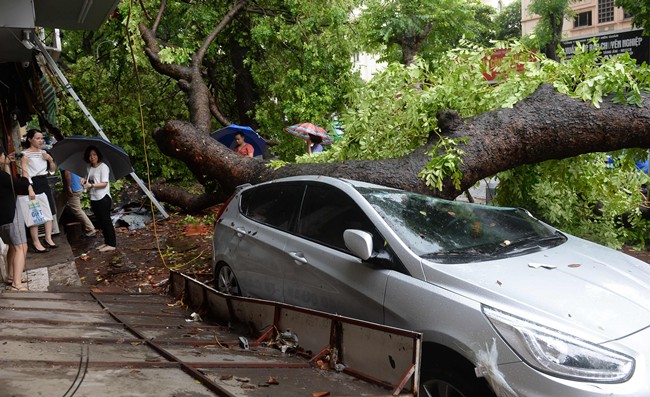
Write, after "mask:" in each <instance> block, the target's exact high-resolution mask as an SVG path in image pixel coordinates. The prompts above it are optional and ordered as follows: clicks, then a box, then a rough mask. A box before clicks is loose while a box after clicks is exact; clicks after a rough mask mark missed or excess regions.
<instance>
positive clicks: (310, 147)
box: [305, 134, 323, 155]
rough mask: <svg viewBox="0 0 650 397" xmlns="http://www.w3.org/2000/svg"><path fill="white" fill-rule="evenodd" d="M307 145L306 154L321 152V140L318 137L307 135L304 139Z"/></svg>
mask: <svg viewBox="0 0 650 397" xmlns="http://www.w3.org/2000/svg"><path fill="white" fill-rule="evenodd" d="M305 142H306V143H307V154H310V155H311V154H312V153H320V152H322V151H323V145H321V143H322V142H323V138H321V137H320V136H318V135H314V134H309V138H307V139H305Z"/></svg>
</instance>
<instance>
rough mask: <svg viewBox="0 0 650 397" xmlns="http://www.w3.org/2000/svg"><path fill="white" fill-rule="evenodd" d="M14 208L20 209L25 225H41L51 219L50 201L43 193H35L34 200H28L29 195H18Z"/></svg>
mask: <svg viewBox="0 0 650 397" xmlns="http://www.w3.org/2000/svg"><path fill="white" fill-rule="evenodd" d="M16 209H17V210H18V211H21V213H22V215H23V219H25V226H27V227H31V226H36V225H42V224H43V223H45V222H47V221H51V220H52V211H50V203H49V202H48V201H47V196H46V195H45V193H39V194H37V195H36V198H35V199H34V200H30V199H29V196H18V200H17V201H16Z"/></svg>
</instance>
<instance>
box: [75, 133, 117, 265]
mask: <svg viewBox="0 0 650 397" xmlns="http://www.w3.org/2000/svg"><path fill="white" fill-rule="evenodd" d="M103 159H104V157H103V156H102V153H101V152H100V151H99V149H97V147H95V146H92V145H91V146H88V147H87V148H86V151H85V152H84V161H85V162H86V163H88V164H89V165H90V166H89V167H88V172H87V173H86V178H83V179H81V185H82V186H83V188H84V189H86V190H88V192H90V208H92V210H93V213H94V214H95V219H96V220H97V223H98V226H99V228H100V229H101V231H102V234H103V235H104V244H102V245H100V246H99V247H98V249H99V251H101V252H108V251H113V250H115V247H116V246H117V240H116V237H115V228H114V227H113V221H112V220H111V206H112V205H113V199H112V198H111V185H110V182H109V176H110V172H111V171H110V169H109V168H108V165H106V163H104V162H103V161H102V160H103Z"/></svg>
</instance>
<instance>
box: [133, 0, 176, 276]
mask: <svg viewBox="0 0 650 397" xmlns="http://www.w3.org/2000/svg"><path fill="white" fill-rule="evenodd" d="M132 13H133V0H131V1H130V2H129V14H128V15H127V18H126V24H125V25H124V29H125V32H126V39H127V40H126V41H127V43H128V44H129V53H130V55H131V63H132V64H133V70H134V72H135V81H136V84H137V85H138V90H137V98H138V111H139V114H140V132H141V133H142V149H143V152H144V162H145V165H146V166H147V188H148V189H149V191H151V170H150V167H149V158H148V152H147V137H146V131H145V128H144V112H143V111H142V95H141V92H142V82H141V81H140V73H139V70H138V64H137V62H136V59H135V52H134V50H133V39H132V37H131V31H130V30H129V25H130V22H131V16H132ZM149 205H150V207H151V214H152V216H151V218H152V223H153V234H154V236H155V240H156V248H157V250H158V256H160V259H161V260H162V263H163V266H165V267H166V268H167V269H168V270H169V269H170V268H169V265H168V264H167V261H166V260H165V257H164V255H163V252H162V248H161V247H160V239H159V238H158V223H157V221H156V215H155V214H156V213H155V211H154V205H153V201H152V200H149Z"/></svg>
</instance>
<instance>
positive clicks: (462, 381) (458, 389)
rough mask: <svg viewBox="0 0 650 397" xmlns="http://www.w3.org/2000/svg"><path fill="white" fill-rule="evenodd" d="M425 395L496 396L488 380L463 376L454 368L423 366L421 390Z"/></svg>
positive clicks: (434, 396)
mask: <svg viewBox="0 0 650 397" xmlns="http://www.w3.org/2000/svg"><path fill="white" fill-rule="evenodd" d="M418 395H419V396H423V397H489V396H494V393H492V391H491V390H490V388H489V386H488V385H487V382H485V380H483V379H478V378H476V377H475V376H471V377H470V376H463V375H462V374H461V373H460V372H456V371H453V369H452V368H449V369H442V368H422V373H421V374H420V392H419V394H418Z"/></svg>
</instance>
